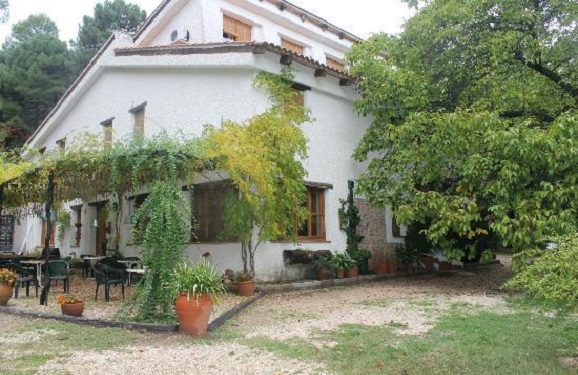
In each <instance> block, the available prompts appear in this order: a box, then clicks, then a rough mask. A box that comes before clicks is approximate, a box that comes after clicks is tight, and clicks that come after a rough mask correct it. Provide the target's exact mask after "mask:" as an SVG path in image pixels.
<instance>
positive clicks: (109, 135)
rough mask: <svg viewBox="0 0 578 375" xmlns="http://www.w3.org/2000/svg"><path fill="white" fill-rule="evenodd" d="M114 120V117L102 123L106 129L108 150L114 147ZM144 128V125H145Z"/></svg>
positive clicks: (105, 143)
mask: <svg viewBox="0 0 578 375" xmlns="http://www.w3.org/2000/svg"><path fill="white" fill-rule="evenodd" d="M112 120H114V117H111V118H109V119H107V120H104V121H103V122H101V123H100V125H102V127H103V129H104V149H105V150H108V149H110V147H111V146H112ZM143 126H144V124H143Z"/></svg>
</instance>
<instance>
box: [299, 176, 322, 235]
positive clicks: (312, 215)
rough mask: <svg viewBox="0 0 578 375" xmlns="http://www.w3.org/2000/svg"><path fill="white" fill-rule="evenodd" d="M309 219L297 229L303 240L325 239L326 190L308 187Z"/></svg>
mask: <svg viewBox="0 0 578 375" xmlns="http://www.w3.org/2000/svg"><path fill="white" fill-rule="evenodd" d="M306 204H307V213H308V217H307V220H306V221H305V222H304V223H303V224H302V225H301V227H300V228H298V230H297V237H298V238H299V239H301V240H325V191H324V190H323V189H321V188H318V187H312V186H308V187H307V202H306Z"/></svg>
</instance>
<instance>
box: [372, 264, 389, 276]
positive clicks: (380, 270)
mask: <svg viewBox="0 0 578 375" xmlns="http://www.w3.org/2000/svg"><path fill="white" fill-rule="evenodd" d="M373 272H375V273H376V274H378V275H382V274H384V273H386V267H385V263H378V264H376V265H375V266H373Z"/></svg>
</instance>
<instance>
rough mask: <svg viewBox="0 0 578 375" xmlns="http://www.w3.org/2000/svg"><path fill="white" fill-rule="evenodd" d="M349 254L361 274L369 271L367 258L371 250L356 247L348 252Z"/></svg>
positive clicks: (369, 256)
mask: <svg viewBox="0 0 578 375" xmlns="http://www.w3.org/2000/svg"><path fill="white" fill-rule="evenodd" d="M350 256H351V259H353V261H354V262H355V266H357V267H358V271H359V272H360V273H362V274H368V273H369V258H371V252H370V251H369V250H365V249H359V248H358V249H357V250H355V251H353V252H350ZM355 276H357V275H355ZM355 276H352V277H355Z"/></svg>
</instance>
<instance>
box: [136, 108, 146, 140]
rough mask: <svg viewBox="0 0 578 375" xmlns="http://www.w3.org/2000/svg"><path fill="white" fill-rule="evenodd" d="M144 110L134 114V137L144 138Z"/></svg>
mask: <svg viewBox="0 0 578 375" xmlns="http://www.w3.org/2000/svg"><path fill="white" fill-rule="evenodd" d="M144 118H145V110H144V108H143V109H141V110H140V111H138V112H135V114H134V135H135V136H140V137H144Z"/></svg>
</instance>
